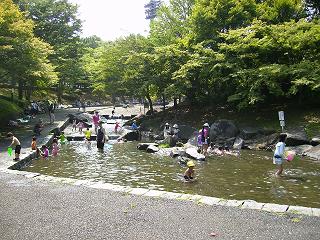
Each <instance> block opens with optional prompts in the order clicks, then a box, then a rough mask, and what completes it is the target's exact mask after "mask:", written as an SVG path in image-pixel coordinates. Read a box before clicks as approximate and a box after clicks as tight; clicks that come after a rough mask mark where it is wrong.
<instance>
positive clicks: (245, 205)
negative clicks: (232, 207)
mask: <svg viewBox="0 0 320 240" xmlns="http://www.w3.org/2000/svg"><path fill="white" fill-rule="evenodd" d="M264 204H265V203H260V202H256V201H253V200H247V201H244V203H243V204H242V208H249V209H256V210H261V209H262V208H263V206H264Z"/></svg>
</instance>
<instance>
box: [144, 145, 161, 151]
mask: <svg viewBox="0 0 320 240" xmlns="http://www.w3.org/2000/svg"><path fill="white" fill-rule="evenodd" d="M146 151H147V152H148V153H155V152H158V151H159V148H158V147H157V146H155V145H154V144H150V145H149V146H148V147H147V150H146Z"/></svg>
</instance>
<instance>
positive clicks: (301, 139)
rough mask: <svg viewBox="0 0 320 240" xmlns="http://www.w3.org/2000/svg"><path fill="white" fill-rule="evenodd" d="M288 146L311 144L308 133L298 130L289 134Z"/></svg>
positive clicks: (301, 129)
mask: <svg viewBox="0 0 320 240" xmlns="http://www.w3.org/2000/svg"><path fill="white" fill-rule="evenodd" d="M286 134H287V140H286V145H287V146H298V145H303V144H309V140H308V136H307V133H306V132H305V130H304V129H303V128H297V129H294V130H291V131H288V132H287V133H286Z"/></svg>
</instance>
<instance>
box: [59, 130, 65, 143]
mask: <svg viewBox="0 0 320 240" xmlns="http://www.w3.org/2000/svg"><path fill="white" fill-rule="evenodd" d="M59 140H60V143H61V144H64V143H65V142H66V137H65V136H64V132H61V134H60V136H59Z"/></svg>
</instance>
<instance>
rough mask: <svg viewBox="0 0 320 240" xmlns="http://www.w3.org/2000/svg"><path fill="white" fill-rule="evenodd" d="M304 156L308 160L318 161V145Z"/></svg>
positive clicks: (319, 158) (319, 157) (319, 155)
mask: <svg viewBox="0 0 320 240" xmlns="http://www.w3.org/2000/svg"><path fill="white" fill-rule="evenodd" d="M305 155H306V156H308V157H310V158H313V159H316V160H320V145H318V146H315V147H312V148H311V149H310V150H308V151H306V152H305Z"/></svg>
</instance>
